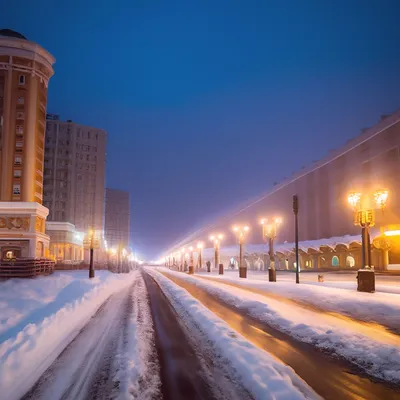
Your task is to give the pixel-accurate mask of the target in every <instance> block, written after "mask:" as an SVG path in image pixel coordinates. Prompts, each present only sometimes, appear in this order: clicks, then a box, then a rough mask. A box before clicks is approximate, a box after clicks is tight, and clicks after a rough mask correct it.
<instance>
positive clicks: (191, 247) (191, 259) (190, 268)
mask: <svg viewBox="0 0 400 400" xmlns="http://www.w3.org/2000/svg"><path fill="white" fill-rule="evenodd" d="M189 274H190V275H193V274H194V260H193V246H190V247H189Z"/></svg>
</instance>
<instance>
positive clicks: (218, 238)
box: [207, 233, 224, 275]
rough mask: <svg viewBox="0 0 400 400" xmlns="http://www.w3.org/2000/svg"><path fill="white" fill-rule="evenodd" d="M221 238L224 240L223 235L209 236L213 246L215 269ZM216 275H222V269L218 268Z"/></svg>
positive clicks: (217, 263)
mask: <svg viewBox="0 0 400 400" xmlns="http://www.w3.org/2000/svg"><path fill="white" fill-rule="evenodd" d="M223 238H224V235H223V234H222V233H218V234H216V235H211V236H210V240H211V241H212V242H213V244H214V265H215V268H217V266H218V267H219V249H220V246H221V240H222V239H223ZM207 272H211V271H210V270H209V269H208V270H207ZM218 273H219V275H223V274H224V269H223V268H222V269H221V268H220V269H219V272H218Z"/></svg>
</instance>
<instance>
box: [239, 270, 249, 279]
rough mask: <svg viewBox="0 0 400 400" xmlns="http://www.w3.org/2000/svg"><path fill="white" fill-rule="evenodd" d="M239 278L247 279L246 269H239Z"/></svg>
mask: <svg viewBox="0 0 400 400" xmlns="http://www.w3.org/2000/svg"><path fill="white" fill-rule="evenodd" d="M239 278H247V268H246V267H239Z"/></svg>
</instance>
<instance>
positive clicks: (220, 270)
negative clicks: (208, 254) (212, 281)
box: [218, 264, 224, 275]
mask: <svg viewBox="0 0 400 400" xmlns="http://www.w3.org/2000/svg"><path fill="white" fill-rule="evenodd" d="M218 274H219V275H223V274H224V264H219V271H218Z"/></svg>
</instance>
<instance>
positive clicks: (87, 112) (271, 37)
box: [0, 0, 400, 256]
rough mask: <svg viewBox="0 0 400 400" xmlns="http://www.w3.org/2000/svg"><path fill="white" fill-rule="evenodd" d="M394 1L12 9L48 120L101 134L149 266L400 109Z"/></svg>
mask: <svg viewBox="0 0 400 400" xmlns="http://www.w3.org/2000/svg"><path fill="white" fill-rule="evenodd" d="M399 13H400V3H399V1H398V0H393V1H389V0H380V1H378V0H376V1H372V0H359V1H358V0H347V1H344V0H338V1H332V0H328V1H321V0H309V1H301V0H291V1H290V0H275V1H268V0H263V1H256V0H246V1H245V0H242V1H235V0H214V1H211V0H210V1H206V0H204V1H195V0H193V1H189V0H180V1H174V0H168V1H167V0H165V1H161V0H160V1H157V0H140V1H139V0H115V1H94V0H82V1H78V0H70V1H68V2H64V1H59V2H58V3H57V2H56V1H54V0H52V1H49V0H37V1H35V2H33V1H29V0H13V1H11V2H8V4H7V7H4V6H3V7H2V11H1V14H0V27H2V28H10V29H13V30H16V31H19V32H21V33H22V34H24V35H25V36H27V37H28V39H30V40H33V41H36V42H38V43H39V44H41V45H42V46H43V47H45V48H46V49H47V50H49V51H50V52H51V53H52V54H53V55H54V56H55V57H56V59H57V62H56V64H55V76H54V77H53V78H52V80H51V82H50V88H49V104H48V111H49V112H52V113H57V114H61V117H62V118H63V119H72V120H74V121H75V122H78V123H82V124H86V125H92V126H96V127H99V128H104V129H106V130H107V132H108V154H107V186H108V187H112V188H119V189H123V190H128V191H130V193H131V199H132V243H133V245H134V247H135V248H136V249H137V250H138V251H139V253H140V254H142V255H145V256H153V255H157V254H159V253H161V252H162V251H163V250H164V249H165V248H168V247H169V246H170V245H172V244H173V242H175V241H177V240H178V239H180V238H182V236H184V235H185V234H187V233H189V232H191V231H192V230H194V229H195V228H198V227H200V226H201V225H203V224H204V223H206V222H210V219H212V218H213V216H216V215H220V214H221V213H224V212H226V211H227V210H230V209H232V207H235V206H237V205H238V204H240V203H243V202H244V201H246V200H247V199H248V198H251V197H254V196H256V195H258V194H260V193H262V192H265V191H266V190H268V188H269V187H270V186H271V185H272V184H273V182H274V181H280V180H282V179H283V178H284V177H285V176H287V175H289V174H291V173H292V172H294V171H296V170H297V169H299V168H301V167H302V166H303V165H306V164H309V163H310V162H311V161H313V160H316V159H318V158H321V157H322V156H324V155H325V154H326V152H327V151H329V150H330V149H333V148H336V147H339V146H340V145H342V144H343V143H344V142H346V141H347V139H348V138H350V137H353V136H355V135H357V134H358V133H359V132H360V129H361V128H364V127H367V126H370V125H372V124H373V123H374V122H376V121H377V120H378V119H379V117H380V115H381V114H385V113H390V112H393V111H395V109H397V108H399V107H400V73H399V71H400V55H399V54H400V53H399V51H398V43H399V38H400V23H399V19H398V16H399Z"/></svg>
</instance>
